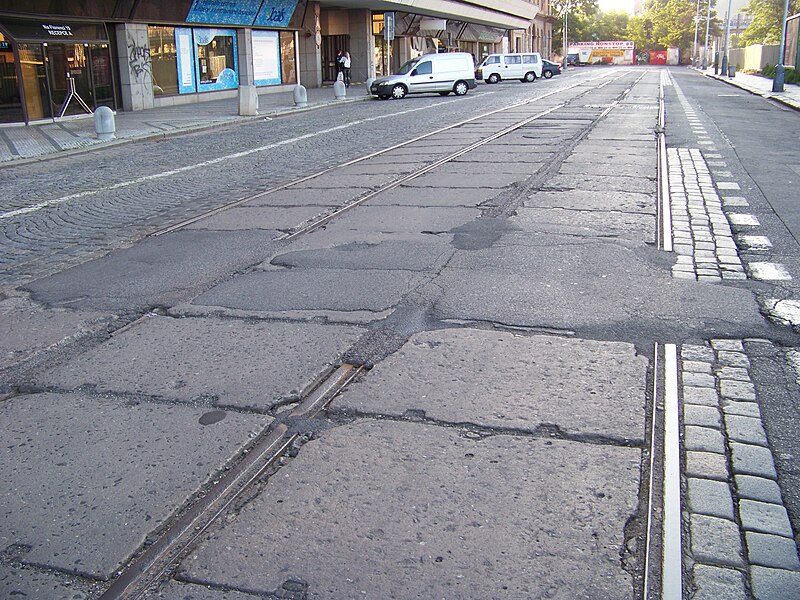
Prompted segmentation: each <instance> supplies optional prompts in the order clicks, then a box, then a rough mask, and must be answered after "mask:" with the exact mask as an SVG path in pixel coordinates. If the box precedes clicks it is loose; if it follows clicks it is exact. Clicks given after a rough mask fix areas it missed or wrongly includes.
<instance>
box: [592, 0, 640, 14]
mask: <svg viewBox="0 0 800 600" xmlns="http://www.w3.org/2000/svg"><path fill="white" fill-rule="evenodd" d="M597 4H598V5H599V6H600V10H602V11H603V12H610V11H623V12H626V13H628V14H629V15H632V14H633V0H598V2H597Z"/></svg>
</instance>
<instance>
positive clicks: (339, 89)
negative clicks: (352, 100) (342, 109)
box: [333, 80, 347, 100]
mask: <svg viewBox="0 0 800 600" xmlns="http://www.w3.org/2000/svg"><path fill="white" fill-rule="evenodd" d="M333 95H334V96H335V98H336V99H337V100H344V99H345V96H347V88H346V87H344V81H341V80H337V81H336V83H334V84H333Z"/></svg>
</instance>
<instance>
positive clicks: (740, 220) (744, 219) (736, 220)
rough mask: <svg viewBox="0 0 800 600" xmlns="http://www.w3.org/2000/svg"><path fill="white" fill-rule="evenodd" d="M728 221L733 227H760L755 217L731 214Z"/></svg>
mask: <svg viewBox="0 0 800 600" xmlns="http://www.w3.org/2000/svg"><path fill="white" fill-rule="evenodd" d="M728 220H729V221H730V222H731V224H733V225H747V226H750V227H757V226H758V225H761V223H759V222H758V218H756V216H755V215H746V214H743V213H731V214H729V215H728Z"/></svg>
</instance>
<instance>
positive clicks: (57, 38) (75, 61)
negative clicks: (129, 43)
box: [0, 21, 115, 123]
mask: <svg viewBox="0 0 800 600" xmlns="http://www.w3.org/2000/svg"><path fill="white" fill-rule="evenodd" d="M0 25H2V26H3V28H4V29H5V30H6V32H5V34H4V38H5V39H6V40H10V44H11V45H12V48H13V54H12V56H13V58H14V63H13V66H14V67H15V69H14V71H13V73H14V77H13V81H12V80H11V78H10V77H9V76H8V74H7V73H6V72H5V71H3V75H4V76H5V77H4V80H3V86H2V96H0V107H2V110H0V122H6V123H8V122H20V121H23V122H31V121H37V120H41V119H51V118H58V117H64V116H68V115H79V114H89V113H91V112H92V111H93V110H94V109H95V108H97V107H98V106H109V107H111V108H115V103H114V79H113V74H112V69H111V49H110V47H109V44H108V41H107V35H106V33H105V27H104V26H103V25H102V24H98V25H76V26H70V25H65V24H62V23H60V24H41V23H30V22H25V21H10V22H9V21H3V22H1V23H0ZM81 37H82V38H84V39H85V40H86V41H76V40H75V38H78V39H80V38H81ZM64 38H67V39H64ZM9 71H10V70H9ZM14 84H16V85H14ZM14 88H16V90H15V89H14ZM15 102H16V103H15Z"/></svg>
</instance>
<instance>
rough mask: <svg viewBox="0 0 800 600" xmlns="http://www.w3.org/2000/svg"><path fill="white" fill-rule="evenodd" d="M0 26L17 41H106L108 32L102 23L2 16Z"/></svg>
mask: <svg viewBox="0 0 800 600" xmlns="http://www.w3.org/2000/svg"><path fill="white" fill-rule="evenodd" d="M0 27H2V28H3V29H4V30H5V31H6V33H8V35H9V37H11V38H12V39H14V40H15V41H17V42H65V43H70V42H75V43H78V42H80V43H88V42H108V34H107V33H106V27H105V25H104V24H103V23H80V22H69V21H61V20H53V21H26V20H22V19H12V18H2V19H0Z"/></svg>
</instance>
